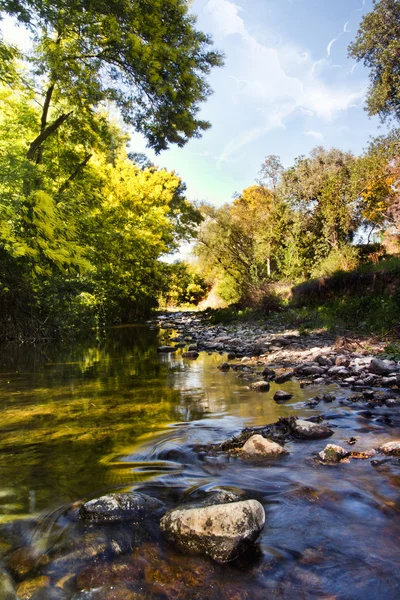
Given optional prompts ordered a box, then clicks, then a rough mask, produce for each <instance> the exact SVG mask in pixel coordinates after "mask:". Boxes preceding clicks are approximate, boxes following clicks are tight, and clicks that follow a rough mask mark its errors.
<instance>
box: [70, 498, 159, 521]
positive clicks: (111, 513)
mask: <svg viewBox="0 0 400 600" xmlns="http://www.w3.org/2000/svg"><path fill="white" fill-rule="evenodd" d="M163 506H164V504H163V503H162V502H161V501H160V500H157V498H152V497H151V496H146V495H145V494H140V493H139V492H125V493H122V494H107V495H106V496H101V497H100V498H97V499H95V500H89V502H86V503H85V504H83V505H82V506H81V508H80V510H79V516H80V518H81V519H83V520H84V521H95V522H97V523H117V522H122V521H135V522H137V521H141V520H143V519H144V518H146V517H149V516H151V515H152V514H159V512H160V511H161V510H162V509H163Z"/></svg>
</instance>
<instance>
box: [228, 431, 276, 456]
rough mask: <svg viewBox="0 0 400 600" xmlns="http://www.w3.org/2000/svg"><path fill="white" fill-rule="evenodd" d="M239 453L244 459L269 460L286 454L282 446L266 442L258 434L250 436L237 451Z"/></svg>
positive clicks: (269, 441)
mask: <svg viewBox="0 0 400 600" xmlns="http://www.w3.org/2000/svg"><path fill="white" fill-rule="evenodd" d="M239 453H240V454H241V455H243V456H245V457H246V458H262V457H265V458H271V457H275V456H279V455H280V454H287V452H286V450H285V449H284V448H283V446H280V445H279V444H277V443H275V442H272V441H271V440H267V439H266V438H265V437H263V436H262V435H259V434H257V435H252V436H251V438H249V439H248V440H247V442H246V443H245V444H244V446H243V447H242V448H241V449H240V450H239Z"/></svg>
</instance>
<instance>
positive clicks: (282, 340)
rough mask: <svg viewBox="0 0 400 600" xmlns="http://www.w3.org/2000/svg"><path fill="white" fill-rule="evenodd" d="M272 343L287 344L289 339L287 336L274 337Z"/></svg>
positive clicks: (277, 344)
mask: <svg viewBox="0 0 400 600" xmlns="http://www.w3.org/2000/svg"><path fill="white" fill-rule="evenodd" d="M273 343H274V344H275V345H276V346H289V345H290V340H288V339H287V338H285V337H278V338H275V339H274V340H273Z"/></svg>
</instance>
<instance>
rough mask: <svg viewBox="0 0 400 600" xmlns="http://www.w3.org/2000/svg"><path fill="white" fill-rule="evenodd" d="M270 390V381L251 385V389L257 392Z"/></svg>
mask: <svg viewBox="0 0 400 600" xmlns="http://www.w3.org/2000/svg"><path fill="white" fill-rule="evenodd" d="M269 388H270V385H269V382H268V381H264V380H263V381H254V382H253V383H251V384H250V389H251V390H255V391H256V392H268V391H269Z"/></svg>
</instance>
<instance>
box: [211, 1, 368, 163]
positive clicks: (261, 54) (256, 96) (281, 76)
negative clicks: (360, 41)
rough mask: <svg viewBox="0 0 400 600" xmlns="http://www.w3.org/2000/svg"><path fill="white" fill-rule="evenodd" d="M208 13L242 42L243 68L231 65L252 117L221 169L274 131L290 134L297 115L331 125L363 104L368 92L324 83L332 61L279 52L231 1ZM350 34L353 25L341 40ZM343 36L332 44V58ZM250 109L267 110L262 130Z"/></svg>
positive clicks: (291, 50)
mask: <svg viewBox="0 0 400 600" xmlns="http://www.w3.org/2000/svg"><path fill="white" fill-rule="evenodd" d="M206 10H207V11H208V12H209V13H210V16H211V18H212V21H213V23H214V26H215V29H216V31H217V33H218V34H219V35H222V36H226V37H227V36H238V38H239V39H238V40H237V42H236V41H235V44H236V45H237V46H238V49H239V50H240V62H239V63H238V62H236V63H234V64H233V63H230V64H227V68H228V69H230V73H229V77H231V78H232V79H233V80H234V81H235V83H236V92H235V94H236V97H239V99H242V101H243V106H246V111H247V112H246V119H243V120H242V119H241V120H240V122H246V123H247V126H246V130H245V131H241V132H240V133H238V134H237V135H236V136H234V138H233V139H232V140H231V141H230V142H229V143H228V144H226V146H225V148H224V149H223V151H222V154H221V156H220V159H219V164H221V163H222V162H223V161H224V160H226V159H227V157H229V156H231V155H232V154H235V153H237V152H238V150H239V149H240V148H242V147H244V146H245V145H247V144H249V143H251V142H254V141H255V140H257V139H259V138H261V137H263V136H265V135H266V134H267V133H268V132H269V131H271V130H273V129H277V128H284V127H285V126H286V122H287V121H288V120H289V119H290V118H294V117H295V116H296V115H297V117H299V118H300V116H301V115H305V114H307V115H308V116H311V115H312V116H313V118H314V119H320V120H324V121H330V120H332V119H334V118H335V117H336V116H337V115H338V114H339V113H341V112H344V111H346V110H348V109H349V108H350V107H352V106H359V104H360V103H362V102H363V99H364V96H365V90H364V89H354V84H353V86H352V87H349V86H346V85H344V84H341V85H337V84H336V85H333V84H328V83H326V82H325V81H324V80H323V79H322V77H321V75H320V72H321V71H322V69H323V68H324V67H326V66H328V65H329V62H328V61H327V58H323V59H320V60H318V61H315V59H313V58H312V56H311V55H310V53H309V52H305V51H304V49H300V48H297V47H295V46H294V45H291V44H287V43H286V44H285V43H283V42H282V43H281V44H280V45H279V46H278V47H276V46H274V47H273V46H271V45H269V43H268V42H264V43H260V42H259V41H258V40H257V39H256V37H254V36H253V35H252V34H251V33H250V31H249V30H248V28H247V27H246V24H245V22H244V19H243V16H242V13H241V9H240V7H239V6H237V5H236V4H234V3H233V2H231V1H230V0H209V1H208V2H207V5H206ZM347 30H348V22H347V23H345V25H344V28H343V32H342V33H341V34H340V36H341V35H344V33H347ZM340 36H337V37H336V38H334V39H333V40H331V42H330V43H329V44H328V47H327V53H328V56H329V55H330V53H331V49H332V45H333V44H334V42H335V41H337V39H338V38H339V37H340ZM330 66H331V65H330ZM335 66H336V67H338V66H339V65H335ZM249 107H251V109H250V110H251V111H253V113H254V114H259V113H258V111H260V109H261V111H262V116H261V117H257V119H258V120H259V121H260V123H259V124H257V121H256V120H255V119H251V115H249ZM252 124H253V126H252ZM318 133H319V132H317V131H314V134H318ZM306 135H312V134H311V133H306ZM320 135H322V134H320Z"/></svg>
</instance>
